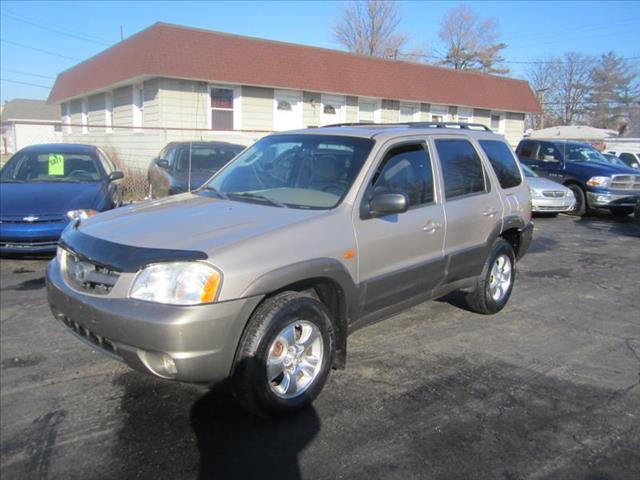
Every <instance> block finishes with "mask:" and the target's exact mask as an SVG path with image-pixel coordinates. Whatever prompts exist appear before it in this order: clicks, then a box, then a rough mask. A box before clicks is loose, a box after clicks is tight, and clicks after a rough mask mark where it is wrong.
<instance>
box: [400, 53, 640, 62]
mask: <svg viewBox="0 0 640 480" xmlns="http://www.w3.org/2000/svg"><path fill="white" fill-rule="evenodd" d="M398 56H400V57H418V58H429V59H433V60H441V61H443V60H445V59H444V58H443V57H441V56H438V55H427V54H423V53H401V52H400V53H398ZM637 59H640V56H634V57H622V58H620V60H623V61H630V60H637ZM589 61H590V60H584V63H588V62H589ZM503 63H508V64H519V65H528V64H531V65H564V64H566V63H569V62H565V61H562V60H502V61H500V62H496V64H497V65H500V64H503ZM574 63H582V62H574Z"/></svg>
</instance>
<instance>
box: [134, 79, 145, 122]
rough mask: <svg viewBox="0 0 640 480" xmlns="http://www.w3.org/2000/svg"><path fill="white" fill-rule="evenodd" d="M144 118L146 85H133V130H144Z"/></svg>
mask: <svg viewBox="0 0 640 480" xmlns="http://www.w3.org/2000/svg"><path fill="white" fill-rule="evenodd" d="M143 119H144V87H143V86H142V85H134V86H133V130H134V131H137V132H140V131H142V125H143Z"/></svg>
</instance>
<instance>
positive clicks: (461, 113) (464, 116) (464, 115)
mask: <svg viewBox="0 0 640 480" xmlns="http://www.w3.org/2000/svg"><path fill="white" fill-rule="evenodd" d="M458 122H460V123H471V122H473V109H471V108H462V107H459V108H458Z"/></svg>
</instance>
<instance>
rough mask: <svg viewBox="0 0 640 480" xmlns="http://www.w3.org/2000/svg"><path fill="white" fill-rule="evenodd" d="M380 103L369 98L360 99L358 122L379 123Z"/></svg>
mask: <svg viewBox="0 0 640 480" xmlns="http://www.w3.org/2000/svg"><path fill="white" fill-rule="evenodd" d="M379 108H380V107H379V103H378V101H377V100H372V99H368V98H360V99H358V122H359V123H377V122H379V121H380V119H379Z"/></svg>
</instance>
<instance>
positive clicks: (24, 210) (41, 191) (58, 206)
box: [0, 182, 103, 217]
mask: <svg viewBox="0 0 640 480" xmlns="http://www.w3.org/2000/svg"><path fill="white" fill-rule="evenodd" d="M102 188H103V183H101V182H96V183H80V182H79V183H71V182H69V183H66V182H65V183H62V182H32V183H1V184H0V214H1V215H2V216H3V217H8V216H18V215H22V216H25V215H63V214H65V213H67V212H68V211H69V210H77V209H80V208H94V202H95V200H96V196H97V195H98V193H99V192H100V190H101V189H102Z"/></svg>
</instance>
